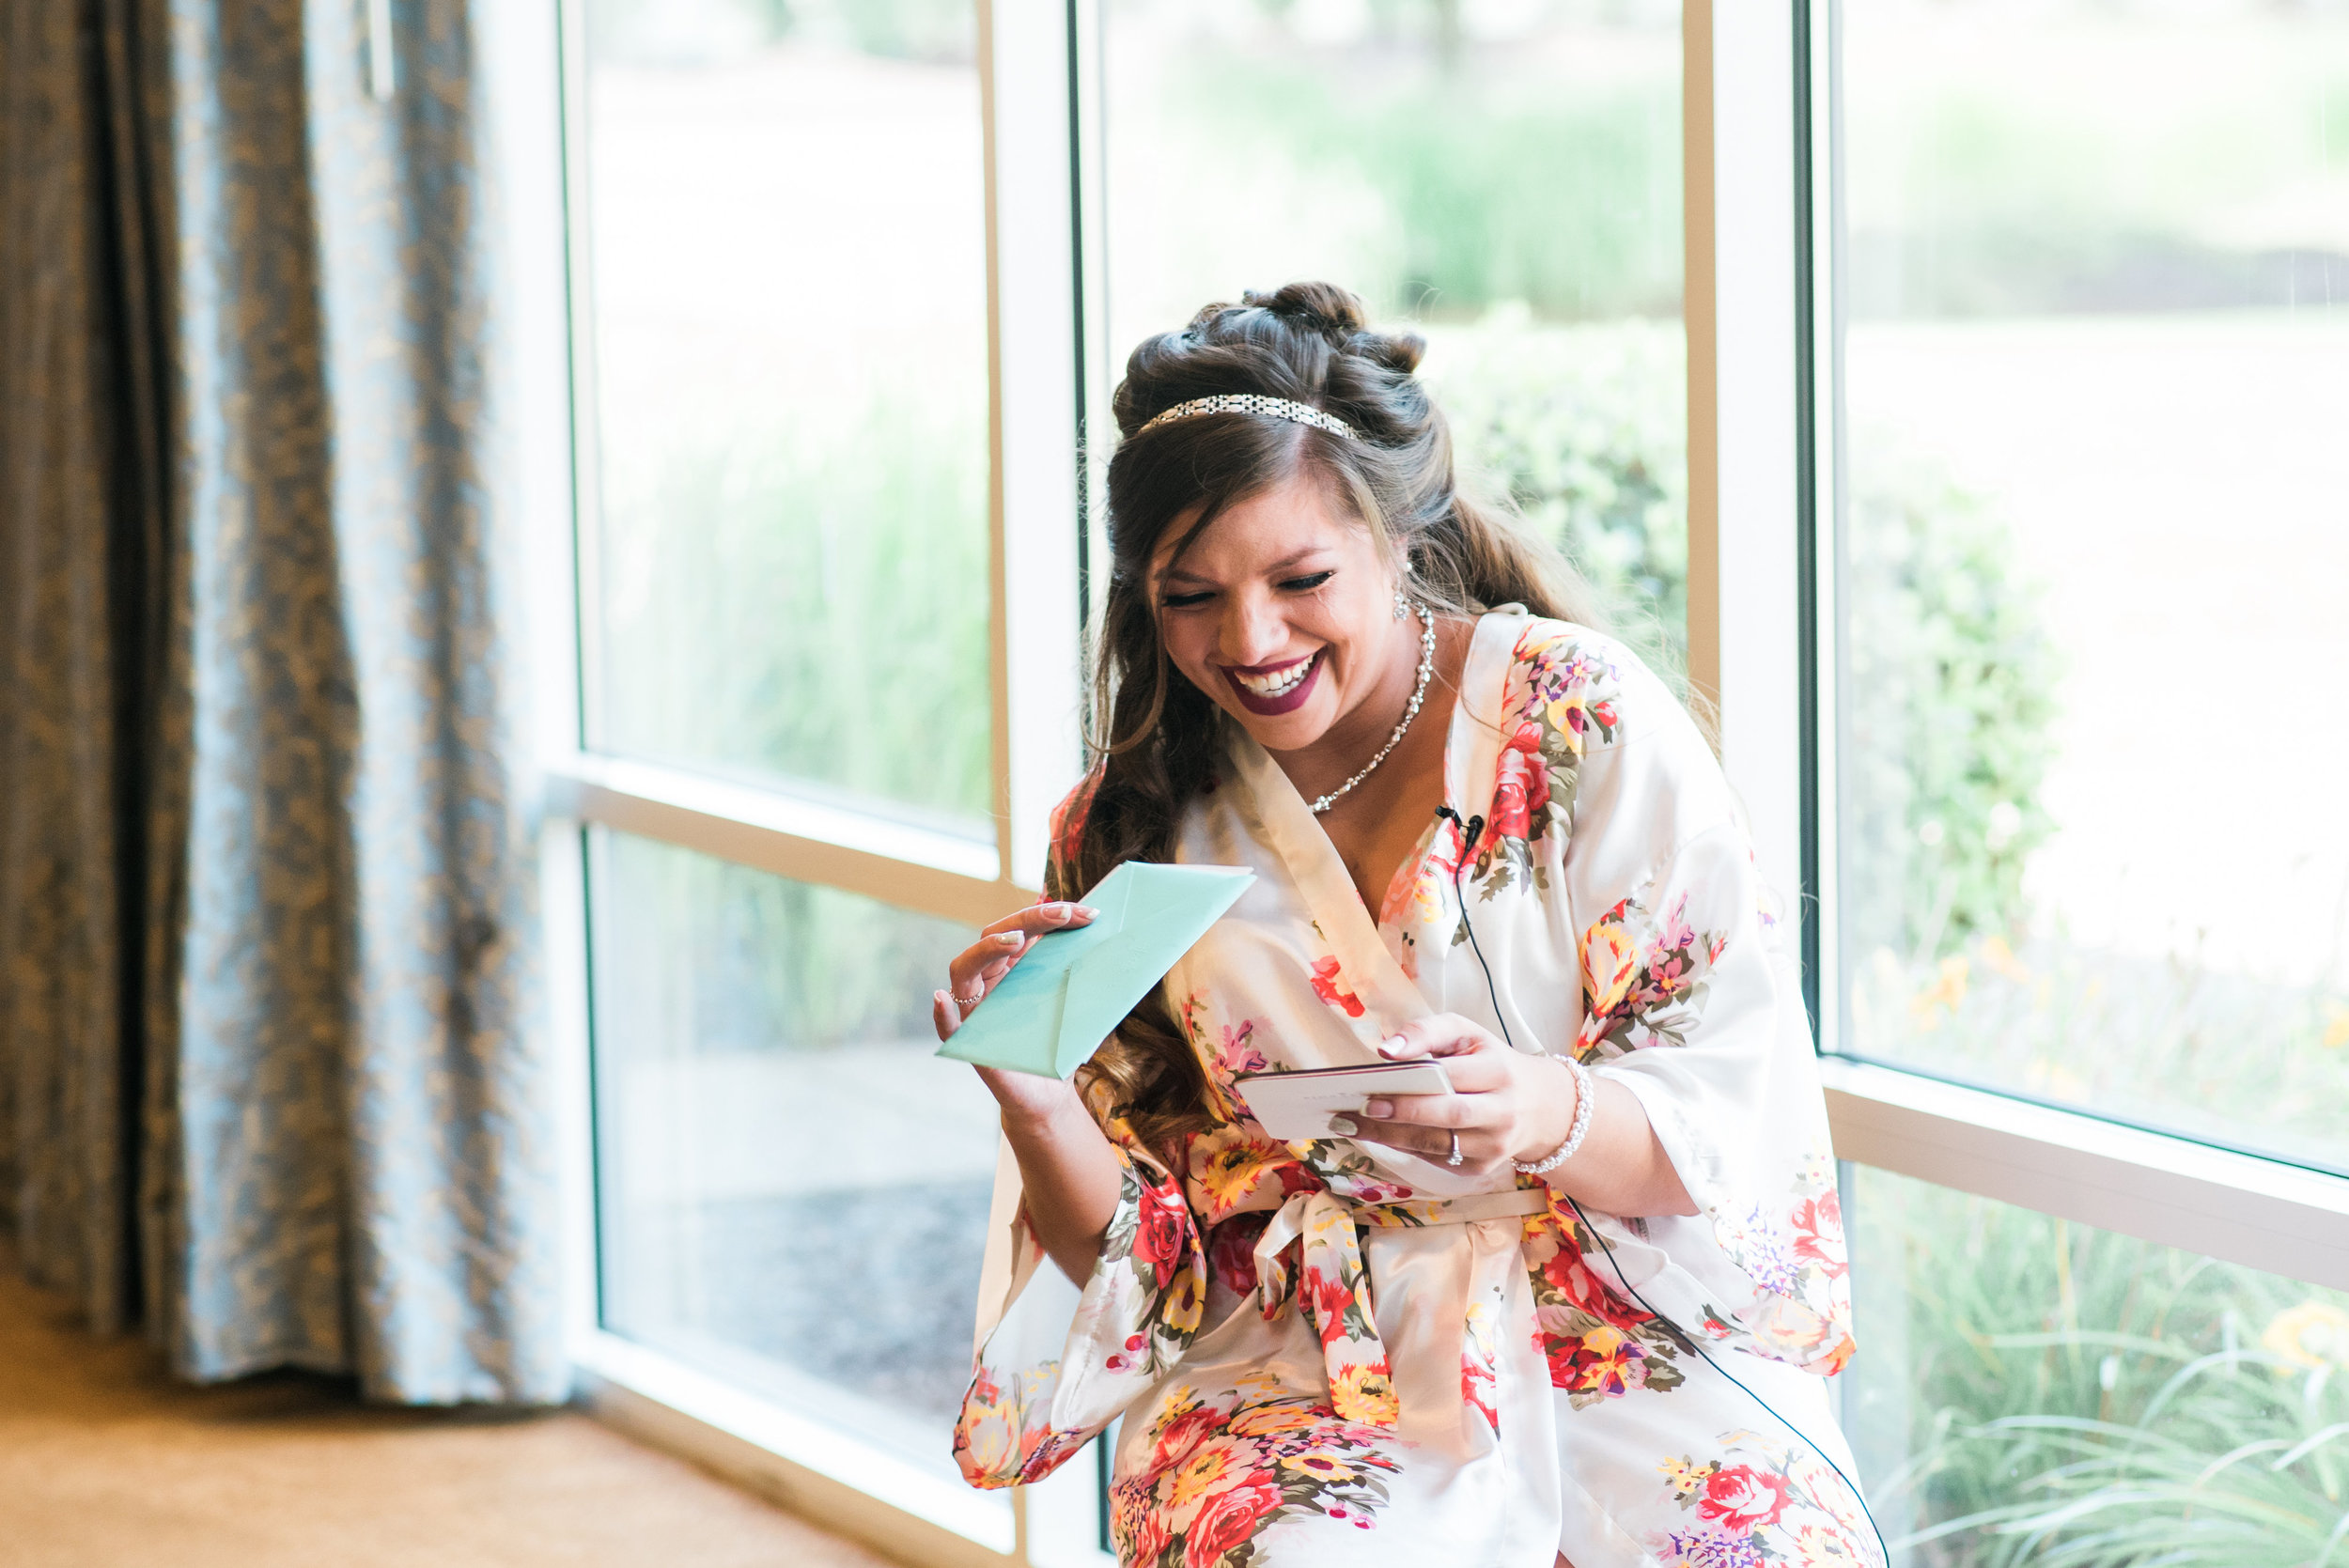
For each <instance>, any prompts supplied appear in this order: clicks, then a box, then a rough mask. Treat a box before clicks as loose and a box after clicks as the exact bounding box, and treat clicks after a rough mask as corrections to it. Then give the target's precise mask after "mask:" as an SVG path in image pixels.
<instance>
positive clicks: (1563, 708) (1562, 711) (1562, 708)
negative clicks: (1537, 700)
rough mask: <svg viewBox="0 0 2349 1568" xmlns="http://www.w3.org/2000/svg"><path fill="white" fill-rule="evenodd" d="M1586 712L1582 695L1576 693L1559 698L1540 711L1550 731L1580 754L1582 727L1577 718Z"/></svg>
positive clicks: (1586, 707)
mask: <svg viewBox="0 0 2349 1568" xmlns="http://www.w3.org/2000/svg"><path fill="white" fill-rule="evenodd" d="M1588 712H1589V708H1588V706H1586V705H1585V703H1584V701H1583V698H1582V693H1581V692H1580V691H1576V692H1575V693H1574V694H1573V695H1572V696H1568V697H1560V698H1557V699H1556V700H1554V701H1552V702H1551V703H1549V704H1548V705H1547V706H1545V707H1544V708H1543V710H1542V717H1543V719H1545V720H1546V721H1548V724H1549V727H1550V729H1551V730H1552V731H1554V732H1555V733H1556V734H1559V735H1561V736H1563V737H1566V738H1567V739H1568V740H1569V741H1570V742H1571V743H1572V744H1573V746H1574V749H1575V750H1576V751H1577V752H1580V751H1581V750H1582V745H1581V741H1582V728H1583V725H1582V722H1581V720H1580V719H1579V717H1578V716H1579V715H1582V714H1586V713H1588Z"/></svg>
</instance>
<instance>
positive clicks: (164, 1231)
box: [0, 0, 568, 1403]
mask: <svg viewBox="0 0 2349 1568" xmlns="http://www.w3.org/2000/svg"><path fill="white" fill-rule="evenodd" d="M7 15H8V28H9V37H8V51H7V60H6V63H5V65H0V70H5V72H6V73H7V80H6V88H5V90H6V91H7V93H8V115H7V116H6V122H7V126H8V129H7V130H6V131H5V132H0V135H5V136H6V137H7V140H6V141H4V142H0V179H6V181H7V183H6V184H5V185H0V192H5V194H6V200H7V201H8V207H7V209H6V211H7V214H8V217H9V218H10V219H11V220H12V221H11V224H10V229H11V232H12V233H14V234H16V235H18V236H19V237H20V240H19V241H8V243H9V244H10V245H11V247H15V246H17V245H18V244H20V242H21V244H22V250H21V251H20V250H18V249H16V248H11V249H10V250H7V251H0V296H6V297H8V299H10V300H14V299H15V297H16V295H17V292H18V291H17V290H16V289H15V287H13V285H14V284H15V283H16V281H17V280H18V279H20V278H25V279H33V280H37V281H39V283H40V284H41V286H42V289H43V290H45V291H42V292H39V296H38V300H37V302H36V303H33V304H31V305H28V306H26V307H25V308H23V309H21V310H20V309H17V308H15V307H14V306H13V305H11V306H5V307H0V311H4V312H5V316H0V323H4V324H0V331H6V332H7V333H8V334H9V335H8V339H7V342H6V344H5V345H0V349H5V351H6V353H7V357H8V365H9V366H10V368H9V369H8V371H7V372H6V373H7V374H9V375H11V376H16V375H25V376H32V377H37V378H40V380H39V383H38V384H37V385H35V386H33V387H31V388H30V389H29V390H31V391H33V392H34V393H36V394H38V396H36V397H35V398H34V399H33V401H34V402H36V403H38V404H39V406H40V407H41V408H42V409H43V410H44V412H43V414H42V415H41V416H40V417H39V419H35V418H30V417H26V416H25V415H24V414H23V410H24V408H25V407H26V404H25V403H24V402H23V400H20V399H19V398H17V397H15V396H10V397H8V407H7V408H6V409H0V481H5V483H6V485H7V487H8V491H7V494H6V498H5V508H6V517H5V520H4V521H0V528H5V530H6V532H5V534H4V535H0V538H4V539H5V543H6V547H7V551H8V555H7V561H8V565H7V567H6V568H5V569H6V570H7V571H8V582H7V584H6V586H7V589H8V607H7V608H6V609H5V610H0V615H4V616H5V621H0V630H4V631H5V633H6V635H7V638H8V642H7V657H8V660H9V668H10V670H11V672H12V673H13V674H14V675H16V677H17V678H16V681H15V690H14V693H13V694H12V695H10V696H8V697H6V698H0V708H5V714H0V723H4V724H5V726H6V727H5V728H4V729H0V744H4V745H5V755H0V768H6V773H5V774H0V781H5V782H6V783H8V784H15V785H17V786H18V787H15V788H10V789H9V791H8V799H7V800H6V801H0V812H4V813H5V814H6V815H5V817H4V818H0V954H4V955H6V962H7V965H8V968H7V971H6V973H5V975H0V987H5V989H0V1031H5V1034H0V1051H5V1053H6V1060H5V1062H4V1063H0V1096H5V1098H0V1110H5V1112H6V1114H7V1117H8V1131H7V1132H5V1133H0V1175H5V1176H6V1178H7V1183H6V1185H7V1194H6V1196H5V1198H0V1202H5V1203H7V1204H8V1208H7V1210H6V1218H7V1219H8V1222H9V1224H10V1225H11V1227H12V1229H13V1232H14V1234H15V1235H16V1237H17V1242H18V1248H19V1250H20V1252H21V1254H22V1256H23V1260H24V1263H25V1265H26V1266H27V1267H29V1268H30V1269H32V1270H33V1271H34V1272H35V1273H37V1274H39V1276H40V1277H42V1278H44V1279H47V1280H50V1281H53V1282H56V1283H62V1284H67V1285H69V1286H70V1288H73V1289H75V1290H76V1291H77V1292H79V1293H80V1294H81V1295H82V1296H83V1298H84V1300H85V1301H86V1304H87V1305H88V1307H89V1310H90V1312H91V1315H92V1317H93V1320H94V1321H96V1322H98V1323H99V1324H100V1325H101V1327H110V1326H114V1325H117V1324H119V1323H120V1322H122V1321H123V1320H124V1319H125V1318H127V1317H129V1316H130V1315H132V1312H133V1311H134V1310H136V1309H137V1308H138V1307H139V1306H140V1305H141V1302H142V1300H143V1307H144V1315H145V1317H146V1320H147V1322H148V1326H149V1328H150V1331H152V1332H153V1333H154V1334H155V1335H156V1337H157V1338H158V1339H159V1340H160V1341H161V1342H162V1343H164V1344H166V1345H167V1346H168V1347H169V1349H170V1352H171V1355H172V1357H173V1359H174V1362H175V1365H176V1366H177V1367H178V1368H179V1370H180V1371H181V1372H182V1373H183V1374H185V1375H188V1376H191V1377H194V1378H198V1379H206V1380H210V1379H218V1378H226V1377H234V1376H238V1375H241V1374H246V1373H250V1372H255V1371H259V1370H262V1369H265V1368H271V1367H278V1366H301V1367H309V1368H314V1369H317V1370H320V1371H328V1372H338V1373H350V1374H355V1375H357V1376H358V1377H359V1379H360V1380H361V1383H362V1385H363V1387H364V1388H365V1389H366V1391H367V1392H368V1393H369V1394H370V1395H372V1396H375V1397H378V1398H383V1399H393V1400H404V1401H414V1402H434V1403H445V1402H456V1401H496V1402H506V1403H518V1402H519V1403H528V1402H539V1401H547V1400H552V1399H559V1398H561V1397H562V1396H563V1394H564V1392H565V1391H566V1383H567V1376H568V1374H567V1371H566V1369H565V1366H564V1363H563V1359H562V1355H561V1346H560V1329H559V1312H558V1302H557V1290H556V1270H555V1267H554V1257H555V1248H554V1234H555V1230H556V1227H555V1224H554V1214H555V1193H554V1184H553V1179H552V1140H551V1138H550V1136H549V1131H550V1129H549V1126H548V1120H549V1110H548V1095H547V1093H546V1086H547V1084H548V1081H549V1076H550V1075H549V1073H548V1070H547V1063H546V1062H545V1060H544V1047H543V1040H542V1032H541V1031H540V1030H539V1029H538V1028H537V1027H536V1019H537V1005H536V993H535V988H534V985H535V982H534V976H535V966H534V933H535V910H534V908H533V897H532V895H533V890H534V887H535V867H534V864H533V858H532V851H533V845H534V842H535V831H536V830H535V825H534V824H533V822H532V821H531V820H530V818H529V813H528V811H527V810H526V803H527V802H526V797H527V795H528V793H529V792H528V791H527V790H526V789H525V788H524V787H522V784H521V781H520V779H519V777H518V775H517V773H516V772H515V765H514V758H515V757H516V755H517V754H518V753H517V750H516V744H515V742H516V738H517V737H518V736H519V735H520V734H521V728H520V726H519V725H518V724H517V723H516V722H515V718H516V715H515V712H514V708H515V704H516V699H517V692H518V689H519V682H518V680H517V679H516V672H515V654H514V649H515V646H516V645H517V644H519V638H517V637H516V636H515V635H514V634H513V631H512V629H510V628H509V625H508V620H509V615H508V610H507V606H506V602H505V597H504V596H505V594H506V579H507V577H508V576H509V575H510V573H508V572H506V571H505V570H502V569H501V562H502V561H503V560H504V559H505V555H504V551H506V545H505V543H504V542H502V541H504V540H505V539H506V527H507V525H506V518H505V515H504V514H505V510H506V506H505V503H506V497H507V496H509V495H510V494H512V493H513V489H514V487H513V485H512V483H511V482H510V478H509V474H508V469H507V466H506V458H505V452H504V447H503V445H502V443H501V442H500V439H499V435H498V410H499V404H498V397H497V390H498V389H497V386H496V384H495V377H494V376H492V374H491V373H490V367H491V366H492V365H495V364H496V363H497V358H496V337H495V332H496V324H497V313H496V310H495V308H494V307H495V300H494V299H493V297H492V291H491V288H490V281H489V280H490V278H491V277H492V276H493V275H494V273H493V269H492V266H491V258H490V256H488V254H487V252H486V247H485V244H484V237H485V235H486V234H487V233H488V232H489V226H490V225H489V223H488V210H487V203H488V201H489V200H490V196H489V194H488V192H487V188H486V186H485V183H484V179H483V176H482V172H481V171H482V169H483V167H484V166H485V163H486V160H485V159H484V158H483V157H482V156H481V148H480V147H479V146H478V143H477V127H478V125H479V124H480V122H481V118H482V116H480V114H479V109H478V104H479V95H480V91H481V84H480V81H479V78H478V73H477V70H476V62H475V59H474V50H473V34H472V19H471V16H470V13H469V10H468V8H467V6H466V5H465V4H464V3H462V0H403V3H401V4H398V5H397V6H395V8H394V13H393V31H392V34H391V42H392V43H393V44H394V46H395V48H396V51H397V54H396V61H397V65H396V70H395V84H396V85H395V90H394V91H393V93H392V94H391V95H390V97H389V98H388V99H385V100H379V99H377V98H376V97H375V96H374V94H373V93H372V92H371V91H370V90H369V80H370V73H369V70H368V66H369V58H368V50H369V48H370V47H371V40H369V39H367V38H366V37H364V36H363V35H362V33H361V31H360V27H361V18H362V17H363V15H364V8H360V7H356V6H352V5H350V4H348V3H321V4H315V5H305V4H303V0H241V3H240V4H238V5H234V6H223V5H219V4H217V3H216V0H215V3H211V4H197V3H195V0H83V3H81V4H78V5H77V4H73V3H71V0H14V4H13V6H12V7H11V8H9V9H8V12H7ZM36 21H38V22H39V23H40V25H39V27H36V26H35V25H34V23H35V22H36ZM20 33H39V36H40V41H41V42H42V51H41V53H39V54H38V55H29V54H25V53H24V52H23V51H22V50H20V49H19V48H18V47H17V42H18V38H17V35H18V34H20ZM69 34H70V35H71V39H70V42H69V41H66V35H69ZM69 58H70V61H71V64H70V66H69V64H68V63H67V62H68V60H69ZM20 74H22V75H23V77H24V78H25V79H24V80H23V81H19V80H18V78H19V76H20ZM69 111H70V112H69ZM69 126H70V127H71V128H72V129H70V130H69V129H67V128H68V127H69ZM36 142H39V144H40V149H41V150H40V151H37V150H36V148H35V147H34V144H35V143H36ZM68 143H70V146H71V147H75V148H78V149H80V162H79V163H78V164H76V165H74V167H76V168H78V169H79V170H80V171H81V172H80V174H79V175H78V176H71V177H69V176H63V175H57V174H55V173H54V172H51V160H53V159H54V155H55V153H56V152H57V151H58V150H59V148H60V147H62V146H64V145H66V144H68ZM41 151H45V152H46V153H47V154H48V155H49V156H48V158H44V157H43V156H41ZM35 211H40V212H44V213H50V212H70V213H71V214H72V215H73V217H74V219H75V221H76V223H78V224H79V225H81V233H82V238H80V239H79V240H69V239H67V238H65V237H62V236H60V235H59V234H56V233H53V232H52V231H51V230H50V229H49V228H46V227H43V228H40V229H39V230H37V231H36V232H35V234H34V235H33V237H32V238H31V239H29V240H23V238H22V237H23V235H24V234H25V232H26V231H25V229H24V226H23V225H21V224H19V223H16V222H14V221H13V220H15V219H16V218H17V217H18V216H19V215H20V214H29V213H32V212H35ZM76 322H79V323H81V325H80V326H79V328H78V329H77V330H78V333H79V336H78V338H77V339H75V340H73V341H66V339H67V338H68V337H69V336H70V335H71V331H70V329H71V328H72V324H73V323H76ZM20 342H22V343H23V344H27V345H34V346H38V347H39V348H40V349H42V350H43V352H41V353H37V354H32V355H29V356H24V355H20V354H19V353H18V352H17V346H18V345H19V344H20ZM20 360H22V361H23V365H26V366H30V367H31V368H29V369H23V370H20V369H19V368H17V366H18V365H19V362H20ZM8 390H9V391H10V392H11V393H13V392H14V391H15V390H16V389H15V388H14V387H11V388H9V389H8ZM109 716H111V717H110V718H109ZM94 718H95V719H96V720H97V721H98V722H93V719H94ZM93 802H95V803H94V804H93ZM134 1199H135V1202H134ZM133 1259H136V1260H138V1265H137V1266H133V1261H132V1260H133Z"/></svg>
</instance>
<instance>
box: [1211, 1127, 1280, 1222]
mask: <svg viewBox="0 0 2349 1568" xmlns="http://www.w3.org/2000/svg"><path fill="white" fill-rule="evenodd" d="M1288 1158H1290V1155H1289V1152H1288V1150H1287V1149H1286V1148H1276V1147H1274V1146H1273V1145H1271V1144H1268V1143H1264V1142H1260V1141H1257V1140H1255V1139H1253V1138H1251V1137H1250V1136H1249V1135H1248V1134H1247V1133H1246V1132H1244V1131H1242V1130H1241V1129H1240V1128H1239V1127H1237V1126H1224V1127H1219V1128H1217V1129H1216V1130H1215V1131H1213V1132H1210V1133H1206V1134H1204V1135H1202V1136H1201V1137H1199V1138H1198V1139H1196V1140H1195V1141H1193V1142H1192V1144H1191V1147H1190V1172H1191V1179H1192V1180H1193V1181H1195V1182H1197V1183H1198V1184H1199V1192H1200V1195H1201V1196H1202V1197H1204V1198H1206V1201H1207V1203H1208V1204H1209V1205H1210V1206H1211V1207H1212V1208H1213V1209H1214V1210H1215V1211H1217V1212H1218V1213H1222V1212H1226V1211H1228V1210H1230V1209H1231V1208H1232V1207H1233V1206H1234V1205H1235V1204H1237V1203H1239V1202H1240V1200H1242V1199H1244V1198H1246V1197H1247V1196H1248V1195H1249V1194H1250V1193H1252V1192H1253V1191H1254V1190H1255V1189H1256V1188H1257V1187H1258V1186H1259V1185H1260V1184H1262V1183H1263V1181H1264V1180H1265V1178H1266V1177H1267V1176H1268V1174H1270V1173H1271V1172H1272V1170H1273V1168H1274V1167H1275V1166H1277V1165H1279V1164H1280V1163H1281V1162H1282V1161H1283V1160H1286V1159H1288Z"/></svg>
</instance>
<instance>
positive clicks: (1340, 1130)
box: [1330, 1116, 1359, 1138]
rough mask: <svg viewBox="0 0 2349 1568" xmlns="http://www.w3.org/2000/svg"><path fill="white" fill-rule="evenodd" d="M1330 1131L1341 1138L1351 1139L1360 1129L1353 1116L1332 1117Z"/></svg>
mask: <svg viewBox="0 0 2349 1568" xmlns="http://www.w3.org/2000/svg"><path fill="white" fill-rule="evenodd" d="M1357 1130H1359V1127H1358V1124H1357V1123H1356V1122H1355V1120H1354V1118H1353V1117H1351V1116H1332V1117H1330V1131H1331V1132H1333V1133H1335V1134H1337V1136H1339V1137H1340V1138H1351V1137H1353V1136H1354V1134H1355V1132H1356V1131H1357Z"/></svg>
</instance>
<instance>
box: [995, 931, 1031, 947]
mask: <svg viewBox="0 0 2349 1568" xmlns="http://www.w3.org/2000/svg"><path fill="white" fill-rule="evenodd" d="M995 939H996V940H997V941H999V942H1001V943H1003V945H1004V946H1005V947H1018V946H1019V944H1020V943H1021V942H1023V941H1025V940H1027V939H1026V938H1024V937H1022V936H1021V935H1020V934H1019V932H1017V931H998V932H996V933H995Z"/></svg>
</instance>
